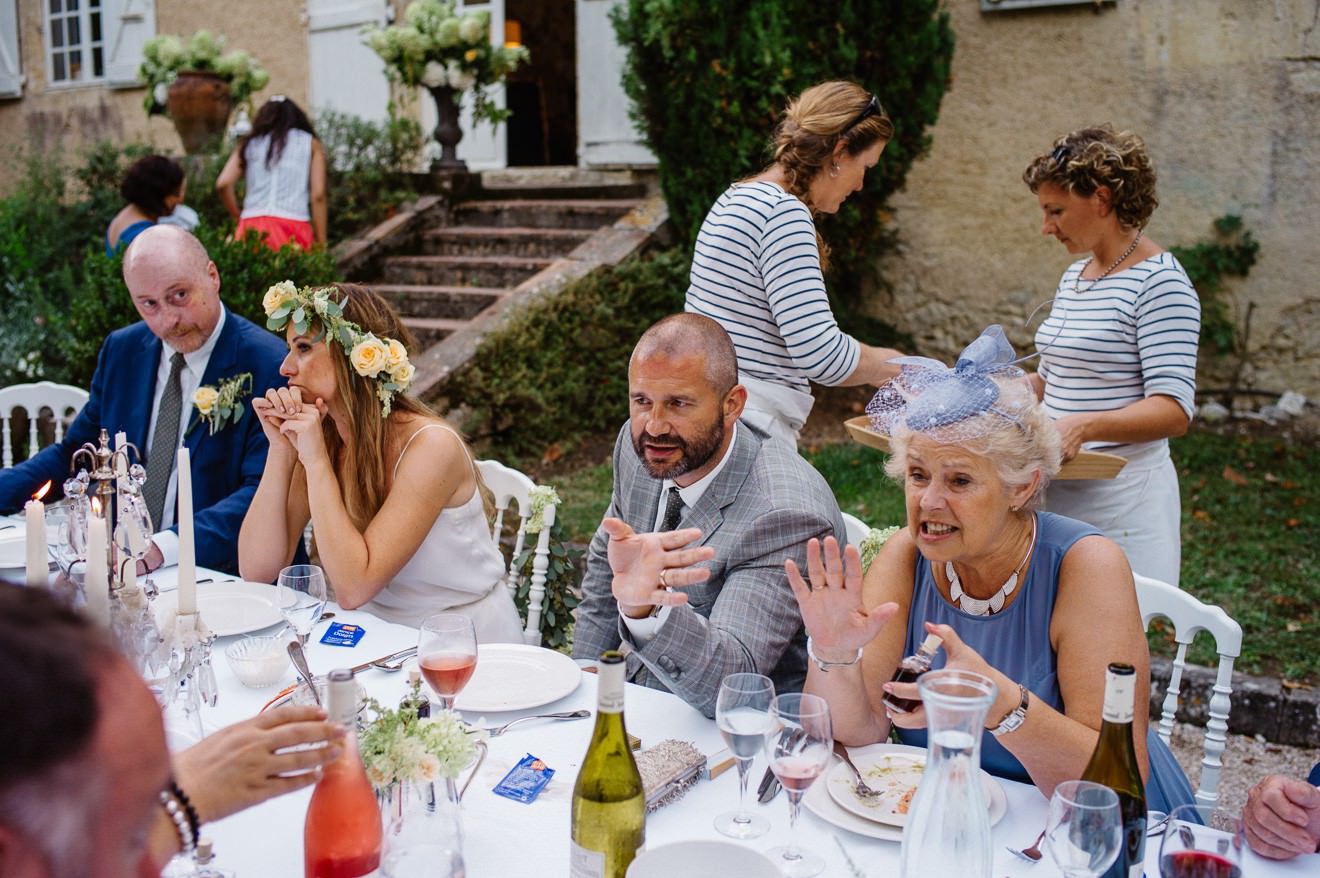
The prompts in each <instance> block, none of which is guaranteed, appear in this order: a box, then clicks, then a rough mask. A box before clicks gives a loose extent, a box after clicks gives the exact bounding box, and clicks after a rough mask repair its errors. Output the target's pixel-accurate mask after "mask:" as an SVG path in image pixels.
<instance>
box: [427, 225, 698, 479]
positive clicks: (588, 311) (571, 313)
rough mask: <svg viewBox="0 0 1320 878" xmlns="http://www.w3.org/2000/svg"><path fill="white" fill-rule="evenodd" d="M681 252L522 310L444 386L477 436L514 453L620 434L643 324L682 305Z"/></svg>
mask: <svg viewBox="0 0 1320 878" xmlns="http://www.w3.org/2000/svg"><path fill="white" fill-rule="evenodd" d="M687 274H688V259H687V256H686V254H685V253H683V252H682V251H681V250H669V251H664V252H661V253H656V254H654V255H648V256H642V257H634V258H632V259H629V260H627V261H625V262H623V263H621V264H619V265H617V266H614V267H612V268H603V269H599V270H597V271H595V272H593V273H592V274H590V275H587V276H586V277H584V278H581V279H580V280H577V281H575V282H573V283H571V284H569V285H567V286H566V287H565V288H564V289H563V290H561V291H560V292H559V293H557V294H555V295H553V296H549V297H547V298H544V299H541V300H539V301H537V302H534V303H533V304H531V305H529V306H527V307H525V308H522V309H520V310H519V311H518V312H517V313H516V314H514V315H512V316H511V317H510V318H509V319H508V320H507V321H506V322H505V323H504V324H502V325H501V326H500V327H499V329H497V330H496V331H494V332H492V333H490V334H489V335H487V336H486V338H485V339H484V340H483V341H482V343H481V345H480V346H479V347H478V349H477V353H476V355H475V356H474V357H473V359H472V360H471V361H469V363H468V365H466V366H465V367H463V368H462V369H461V370H459V371H458V372H457V373H455V374H454V375H453V376H452V377H451V378H450V379H449V382H448V383H447V385H446V388H445V390H446V393H447V395H448V397H449V402H450V406H451V407H457V406H464V407H466V408H467V409H468V411H469V415H468V417H467V419H466V421H465V423H464V424H463V428H464V429H465V430H466V431H467V434H468V436H469V437H471V438H472V439H473V441H477V442H482V443H483V444H486V443H488V444H489V445H490V447H491V449H492V451H493V453H495V454H496V455H497V456H499V457H502V458H507V459H510V460H519V461H527V460H529V459H531V460H536V459H540V458H541V457H542V455H543V453H544V452H545V450H546V449H547V447H548V446H549V445H551V444H552V443H555V442H559V443H561V444H562V443H569V442H572V441H573V440H575V439H576V438H578V437H580V436H583V435H587V434H590V433H598V432H601V431H612V430H616V429H618V427H619V425H620V424H622V423H623V422H624V420H626V419H627V417H628V357H629V356H630V355H631V354H632V348H633V345H634V344H636V342H637V339H638V338H639V337H640V336H641V334H642V331H643V330H645V329H646V327H648V326H650V325H651V324H652V323H654V322H655V321H656V320H659V319H660V318H661V317H664V316H665V315H666V314H672V313H674V312H676V311H681V310H682V309H683V293H684V291H685V290H686V289H687Z"/></svg>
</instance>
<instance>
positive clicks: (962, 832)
mask: <svg viewBox="0 0 1320 878" xmlns="http://www.w3.org/2000/svg"><path fill="white" fill-rule="evenodd" d="M917 688H918V689H919V690H920V691H921V701H922V704H923V706H924V707H925V709H926V722H927V726H928V730H929V735H928V739H927V740H928V744H927V752H926V770H925V773H924V774H923V775H922V778H921V784H920V786H918V787H917V795H916V797H915V798H914V799H913V800H912V809H911V811H910V813H909V815H908V820H907V827H906V828H905V829H904V830H903V849H902V868H901V872H900V875H901V876H902V878H928V876H932V875H959V876H963V878H990V868H991V866H992V865H993V855H992V853H991V850H992V848H991V844H990V814H989V810H988V807H987V803H986V795H985V789H984V788H983V786H982V784H981V733H982V732H983V731H984V730H985V716H986V711H988V710H989V709H990V705H991V704H994V701H995V697H996V695H997V694H998V690H997V689H996V688H995V684H994V682H993V681H992V680H990V678H988V677H986V676H983V675H982V674H976V673H972V672H970V671H951V670H943V671H930V672H928V673H926V674H923V675H922V677H921V679H920V680H918V682H917Z"/></svg>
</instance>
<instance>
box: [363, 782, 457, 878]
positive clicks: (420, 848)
mask: <svg viewBox="0 0 1320 878" xmlns="http://www.w3.org/2000/svg"><path fill="white" fill-rule="evenodd" d="M458 795H459V794H458V784H457V783H456V782H455V781H454V779H453V778H441V779H439V780H436V781H434V782H430V783H427V782H414V781H408V780H404V781H398V782H396V783H392V784H390V785H389V786H388V787H386V788H385V789H383V790H379V791H377V796H378V797H379V798H380V803H381V819H382V820H383V821H384V825H385V837H384V843H383V845H382V849H381V861H380V864H381V872H380V873H381V875H382V876H384V878H413V876H423V875H426V876H440V878H463V875H464V871H463V826H462V819H461V816H460V815H461V810H460V807H459V800H458Z"/></svg>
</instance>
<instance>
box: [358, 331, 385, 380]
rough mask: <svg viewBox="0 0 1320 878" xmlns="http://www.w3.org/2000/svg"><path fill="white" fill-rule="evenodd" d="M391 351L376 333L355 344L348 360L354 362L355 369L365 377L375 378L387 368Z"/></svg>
mask: <svg viewBox="0 0 1320 878" xmlns="http://www.w3.org/2000/svg"><path fill="white" fill-rule="evenodd" d="M389 356H390V351H389V348H387V347H386V346H385V345H384V344H382V343H381V340H380V339H378V338H376V336H374V335H368V336H366V337H365V338H363V339H362V340H361V341H359V342H358V343H357V344H355V345H353V350H352V352H350V353H349V355H348V361H349V362H350V363H352V364H353V369H354V370H356V371H357V373H358V374H359V375H361V376H363V377H364V378H375V377H376V376H377V375H379V374H380V373H381V370H383V369H385V368H386V363H387V361H388V360H389Z"/></svg>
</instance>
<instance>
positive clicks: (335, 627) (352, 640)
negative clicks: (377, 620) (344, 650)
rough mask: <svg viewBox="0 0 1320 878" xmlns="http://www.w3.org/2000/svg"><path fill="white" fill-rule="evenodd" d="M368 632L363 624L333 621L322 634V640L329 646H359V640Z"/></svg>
mask: <svg viewBox="0 0 1320 878" xmlns="http://www.w3.org/2000/svg"><path fill="white" fill-rule="evenodd" d="M366 633H367V629H365V628H363V627H362V626H361V625H348V624H345V623H344V622H331V623H330V627H329V628H328V629H326V632H325V634H323V635H321V642H322V643H324V644H326V645H327V646H357V642H358V641H359V640H361V639H362V635H363V634H366Z"/></svg>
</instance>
